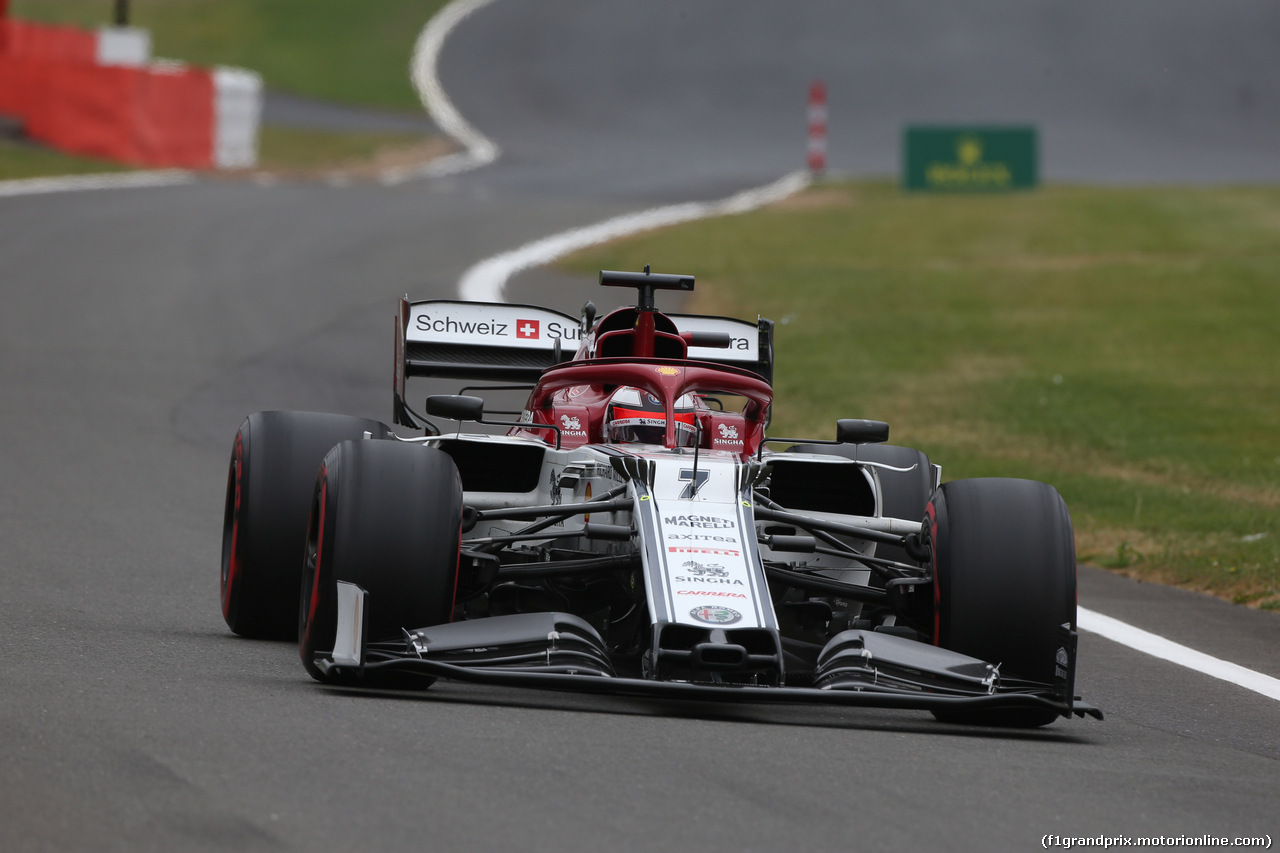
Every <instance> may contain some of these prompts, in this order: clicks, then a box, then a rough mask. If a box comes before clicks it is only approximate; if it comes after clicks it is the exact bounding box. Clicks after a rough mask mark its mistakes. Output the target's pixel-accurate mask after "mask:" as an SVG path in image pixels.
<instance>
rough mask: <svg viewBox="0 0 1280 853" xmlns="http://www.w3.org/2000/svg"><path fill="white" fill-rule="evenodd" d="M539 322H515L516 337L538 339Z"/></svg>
mask: <svg viewBox="0 0 1280 853" xmlns="http://www.w3.org/2000/svg"><path fill="white" fill-rule="evenodd" d="M539 326H540V324H539V322H538V321H537V320H517V321H516V337H517V338H530V339H536V338H537V337H538V329H539Z"/></svg>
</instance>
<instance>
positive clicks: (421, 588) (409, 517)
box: [295, 441, 462, 686]
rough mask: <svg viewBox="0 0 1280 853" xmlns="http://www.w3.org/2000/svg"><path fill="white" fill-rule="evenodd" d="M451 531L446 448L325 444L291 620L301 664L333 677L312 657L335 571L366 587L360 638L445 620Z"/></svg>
mask: <svg viewBox="0 0 1280 853" xmlns="http://www.w3.org/2000/svg"><path fill="white" fill-rule="evenodd" d="M461 532H462V480H461V479H460V478H459V476H458V469H457V467H456V466H455V465H454V463H453V460H452V459H451V458H450V457H449V455H448V454H446V453H444V452H443V451H441V450H438V449H436V448H434V447H423V446H421V445H417V444H403V443H398V442H393V441H387V442H381V441H346V442H343V443H342V444H339V445H338V446H336V447H334V448H333V449H332V450H330V451H329V453H328V455H327V456H325V459H324V463H323V464H322V466H321V468H320V473H319V476H318V477H317V478H316V482H315V492H314V500H313V501H312V508H311V521H310V524H309V525H308V530H307V537H306V543H307V544H306V560H305V564H304V566H303V577H302V595H301V597H300V599H299V602H298V610H297V613H296V622H295V625H296V628H297V631H298V651H299V654H300V655H301V657H302V662H303V664H304V665H305V666H306V668H307V671H308V672H309V673H311V675H312V676H313V677H315V678H316V679H318V680H320V681H333V680H335V679H334V678H332V677H329V676H326V675H325V674H324V673H322V672H321V671H320V669H319V668H318V667H317V666H316V665H315V658H316V655H318V654H326V653H328V652H331V651H332V650H333V642H334V636H335V634H336V632H337V618H338V616H337V582H338V581H347V582H349V583H354V584H356V585H358V586H360V587H361V588H363V589H364V590H365V591H366V592H367V593H368V597H367V599H366V605H365V636H367V637H368V638H369V639H370V640H380V639H387V638H392V637H399V636H402V635H401V629H414V628H423V627H427V626H429V625H439V624H442V623H445V622H448V621H450V619H451V618H452V615H453V605H454V597H455V594H456V589H457V581H458V553H459V545H460V541H461ZM418 685H419V686H424V683H423V682H422V681H419V682H418Z"/></svg>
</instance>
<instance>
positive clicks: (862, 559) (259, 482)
mask: <svg viewBox="0 0 1280 853" xmlns="http://www.w3.org/2000/svg"><path fill="white" fill-rule="evenodd" d="M600 283H601V284H602V285H607V286H624V287H634V288H636V290H637V292H638V299H637V303H636V305H635V307H630V308H622V309H619V310H616V311H613V312H611V313H608V314H607V315H605V316H603V317H599V318H597V316H596V310H595V308H594V306H593V305H592V304H591V303H590V302H588V303H587V305H586V306H585V308H584V309H583V314H582V317H581V318H580V319H574V318H573V317H570V316H568V315H565V314H561V313H559V312H555V311H549V310H546V309H542V308H534V307H530V306H526V305H512V304H483V303H467V302H451V301H426V302H410V301H409V300H408V299H407V298H406V299H405V300H403V301H402V302H401V305H400V310H399V312H398V315H397V317H396V342H395V380H394V381H395V395H394V405H395V409H394V421H395V423H396V424H397V425H399V426H400V427H402V431H403V432H409V431H413V432H415V433H418V434H416V435H415V436H414V437H404V436H401V435H397V434H396V433H394V432H393V431H392V429H391V428H390V427H388V426H387V425H385V424H383V423H380V422H377V421H371V420H365V419H361V418H355V417H348V416H341V415H329V414H317V413H311V412H261V413H258V414H254V415H251V416H250V417H249V418H247V419H246V420H245V421H244V423H243V424H242V425H241V427H240V430H239V432H238V433H237V434H236V437H235V443H234V446H233V449H232V455H231V468H230V473H229V476H228V483H227V502H226V515H225V521H224V532H223V549H222V611H223V615H224V617H225V618H226V620H227V624H228V625H229V626H230V627H231V629H232V630H233V631H234V632H235V633H237V634H242V635H245V636H249V637H282V636H294V635H295V633H296V635H297V636H298V638H299V646H300V651H301V656H302V662H303V664H304V665H305V666H306V668H307V671H308V672H310V673H311V675H312V676H314V677H315V678H316V679H318V680H320V681H322V682H326V683H329V684H340V685H355V686H362V685H363V686H370V687H396V688H404V687H415V686H416V687H427V686H429V685H430V684H431V683H432V682H433V681H435V680H436V679H437V678H445V679H458V680H463V681H472V682H480V683H486V684H495V685H509V686H527V687H542V688H554V689H563V690H576V691H586V692H611V693H621V694H630V695H640V696H662V697H685V698H693V699H699V700H706V699H715V700H730V701H734V700H737V701H749V702H789V703H797V702H821V703H829V704H843V705H861V706H873V707H882V708H890V707H891V708H917V709H927V710H929V711H932V712H933V714H934V715H935V716H936V717H938V718H939V719H941V720H946V721H957V722H972V723H980V724H995V725H1014V726H1038V725H1044V724H1046V723H1049V722H1052V721H1053V720H1054V719H1055V718H1057V717H1059V716H1064V717H1069V716H1071V715H1072V714H1073V713H1074V714H1076V715H1079V716H1084V715H1085V714H1090V715H1092V716H1095V717H1101V714H1100V712H1098V711H1097V709H1095V708H1093V707H1091V706H1089V705H1087V704H1085V703H1083V702H1081V701H1080V700H1079V699H1078V697H1076V696H1075V695H1074V688H1073V682H1074V677H1075V661H1076V633H1075V627H1076V565H1075V552H1074V540H1073V535H1072V528H1071V518H1070V515H1069V514H1068V512H1067V507H1066V505H1065V503H1064V502H1063V500H1062V498H1061V497H1060V496H1059V495H1058V493H1057V491H1056V490H1054V489H1053V487H1051V486H1048V485H1046V484H1044V483H1038V482H1032V481H1027V480H1003V479H983V480H959V481H955V482H949V483H945V484H944V483H941V476H940V469H939V468H938V467H937V466H935V465H931V464H930V462H929V459H928V458H927V457H926V456H925V455H924V454H923V453H921V452H920V451H917V450H913V449H909V448H905V447H894V446H889V445H887V444H884V442H885V441H886V440H887V439H888V435H889V427H888V425H887V424H885V423H882V422H879V421H868V420H853V419H850V420H840V421H837V423H836V437H835V440H834V441H823V440H813V439H809V440H799V439H782V438H774V437H768V436H766V427H767V426H768V424H769V419H770V406H771V404H772V402H773V394H772V389H771V381H772V375H773V324H772V323H771V322H769V321H768V320H763V319H761V320H758V321H757V322H754V323H752V322H747V321H741V320H731V319H727V318H723V317H699V316H689V315H675V314H664V313H661V312H659V311H657V310H656V308H655V306H654V302H655V294H656V292H657V291H659V290H677V291H684V292H688V291H691V290H693V278H692V277H689V276H675V275H659V274H650V273H649V271H648V268H646V269H645V271H644V272H643V273H630V272H607V271H606V272H601V273H600ZM415 376H432V377H444V378H462V379H468V380H480V381H484V380H488V381H489V382H491V383H504V382H506V383H510V382H523V383H526V384H524V385H522V386H512V385H505V384H488V385H482V386H472V387H464V388H463V389H461V390H462V391H463V392H464V393H463V394H459V395H436V396H431V397H428V398H427V400H426V406H425V414H421V413H419V412H417V411H415V410H414V409H413V408H411V407H410V405H409V404H408V403H407V402H406V397H405V386H406V380H407V379H408V378H411V377H415ZM515 387H519V388H521V389H523V390H527V391H528V393H529V396H528V400H527V402H526V403H525V405H524V408H523V410H522V411H521V412H520V413H519V417H518V419H516V420H506V421H504V420H501V419H495V418H494V417H493V415H494V414H495V413H494V412H492V411H487V410H486V405H485V401H484V399H482V397H480V396H474V395H469V394H465V392H467V391H471V392H480V393H484V392H492V393H493V394H498V393H503V392H507V393H509V392H510V391H511V390H512V389H513V388H515ZM514 415H515V412H510V413H507V417H508V418H510V417H513V416H514ZM432 418H434V419H437V420H441V421H444V422H445V426H439V425H437V424H435V423H433V422H432V420H431V419H432ZM455 422H456V427H455V426H454V425H453V424H454V423H455ZM464 422H467V423H469V422H474V423H477V424H483V425H489V426H490V427H493V426H495V425H496V426H497V427H498V428H499V432H497V433H495V432H493V431H492V430H490V431H489V432H483V431H480V430H479V428H476V431H475V432H463V429H462V424H463V423H464ZM501 428H506V429H505V434H503V433H502V431H501ZM421 433H425V435H422V434H421ZM783 445H789V446H785V447H782V446H783ZM780 447H781V448H782V449H777V448H780Z"/></svg>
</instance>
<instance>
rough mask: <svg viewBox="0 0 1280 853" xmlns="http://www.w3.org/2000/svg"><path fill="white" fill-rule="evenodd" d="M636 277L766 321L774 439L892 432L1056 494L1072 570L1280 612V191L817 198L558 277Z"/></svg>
mask: <svg viewBox="0 0 1280 853" xmlns="http://www.w3.org/2000/svg"><path fill="white" fill-rule="evenodd" d="M646 263H649V264H652V265H653V267H654V269H655V270H665V271H671V272H682V273H693V274H695V275H697V276H698V278H699V291H698V294H697V299H698V304H697V305H696V309H697V310H702V311H708V312H714V313H724V314H731V315H738V316H747V317H750V316H754V315H755V314H756V313H760V314H763V315H764V316H766V317H771V318H773V319H774V320H777V321H779V325H778V327H777V375H776V382H775V390H776V393H777V406H776V407H775V414H774V417H775V420H774V426H773V429H772V432H773V433H775V434H785V435H813V436H816V437H823V436H830V435H832V434H833V432H834V426H833V424H832V422H833V421H834V420H835V419H836V418H837V417H876V418H882V419H884V420H888V421H890V423H891V424H892V425H893V440H894V441H895V442H896V443H901V444H909V445H914V446H918V447H920V448H921V449H923V450H925V451H926V452H928V453H929V454H930V456H931V457H932V458H933V459H934V461H936V462H939V463H941V464H942V466H943V472H944V476H945V477H946V478H947V479H954V478H959V477H973V476H1009V477H1030V478H1033V479H1040V480H1045V481H1047V482H1050V483H1053V484H1054V485H1056V486H1057V487H1058V488H1059V490H1060V491H1061V492H1062V493H1063V495H1064V497H1066V499H1067V502H1068V504H1069V505H1070V506H1071V509H1072V514H1073V517H1074V519H1075V523H1076V530H1077V544H1078V547H1079V550H1080V554H1081V557H1082V559H1084V560H1086V561H1090V562H1093V563H1096V564H1100V565H1107V566H1110V567H1112V568H1116V569H1118V570H1122V571H1125V572H1127V573H1130V574H1135V575H1139V576H1143V577H1146V578H1150V579H1157V580H1163V581H1169V582H1173V583H1178V584H1181V585H1184V586H1188V587H1192V588H1196V589H1201V590H1206V591H1211V592H1213V593H1215V594H1218V595H1221V596H1223V597H1227V598H1231V599H1233V600H1237V601H1241V602H1245V603H1250V604H1253V605H1256V606H1260V607H1264V608H1268V609H1275V608H1277V607H1280V512H1278V510H1280V286H1277V283H1278V282H1280V189H1275V188H1230V189H1090V188H1065V187H1062V188H1057V187H1055V188H1048V189H1045V190H1042V191H1039V192H1035V193H1026V194H1017V195H995V196H992V195H983V196H963V195H954V196H932V195H904V194H902V193H900V192H899V191H897V190H896V189H895V188H894V187H892V186H890V185H888V184H872V183H859V184H849V185H833V186H826V187H820V188H815V189H813V190H810V191H809V192H808V193H806V194H804V195H802V196H800V197H798V198H796V199H793V200H791V201H789V202H786V203H783V204H781V205H777V206H774V207H772V208H769V209H766V210H763V211H758V212H755V213H752V214H747V215H743V216H735V217H726V218H722V219H715V220H707V221H704V222H699V223H694V224H691V225H687V226H683V227H679V228H672V229H666V230H663V231H658V232H653V233H650V234H646V235H641V236H638V237H635V238H632V239H629V240H626V241H622V242H619V243H616V244H612V245H609V246H606V247H601V248H597V249H593V250H589V251H587V252H584V253H581V254H579V255H577V256H575V257H574V258H572V259H570V260H569V261H567V263H566V266H567V267H569V268H570V269H573V270H575V271H580V272H583V273H591V272H592V271H594V270H597V269H602V268H612V269H639V268H641V267H642V266H643V265H644V264H646Z"/></svg>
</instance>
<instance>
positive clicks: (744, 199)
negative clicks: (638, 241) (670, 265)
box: [458, 172, 809, 302]
mask: <svg viewBox="0 0 1280 853" xmlns="http://www.w3.org/2000/svg"><path fill="white" fill-rule="evenodd" d="M808 185H809V175H808V173H807V172H793V173H791V174H790V175H786V176H784V177H782V178H780V179H779V180H776V181H774V182H773V183H771V184H766V185H764V186H762V187H755V188H754V189H749V190H744V191H743V192H740V193H736V194H734V195H732V196H729V197H728V198H725V199H721V200H720V201H709V202H708V201H690V202H684V203H682V204H673V205H668V206H666V207H652V208H649V209H647V210H641V211H637V212H636V213H624V214H623V215H621V216H615V217H614V218H613V219H606V220H605V221H603V222H597V223H595V224H594V225H584V226H583V227H581V228H573V229H570V230H568V231H562V232H560V233H559V234H552V235H551V236H550V237H543V238H542V239H540V240H534V241H533V242H532V243H526V244H525V245H523V246H520V247H519V248H516V249H512V250H511V251H509V252H503V253H502V254H500V255H494V256H493V257H491V258H486V259H485V260H483V261H480V262H479V263H478V264H476V265H474V266H472V267H471V268H470V269H468V270H467V271H466V272H465V273H463V275H462V278H461V280H460V281H459V282H458V294H459V298H461V299H464V300H467V301H469V302H502V301H504V300H503V295H502V290H503V288H504V287H505V286H506V283H507V281H508V280H509V279H510V278H511V276H513V275H515V274H516V273H518V272H520V271H521V270H526V269H530V268H532V267H537V266H542V265H544V264H549V263H551V262H552V261H554V260H556V259H558V258H562V257H564V256H565V255H567V254H569V253H571V252H576V251H578V250H579V249H585V248H586V247H588V246H594V245H597V244H599V243H606V242H608V241H609V240H616V239H618V238H619V237H626V236H628V235H631V234H635V233H638V232H640V231H648V230H650V229H653V228H661V227H663V226H666V225H676V224H678V223H681V222H691V221H693V220H695V219H704V218H706V217H710V216H726V215H729V214H733V213H745V212H747V211H748V210H754V209H755V208H757V207H762V206H764V205H766V204H771V203H773V202H775V201H780V200H781V199H784V198H786V197H787V196H789V195H793V194H794V193H797V192H799V191H800V190H802V189H804V188H805V187H806V186H808Z"/></svg>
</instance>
